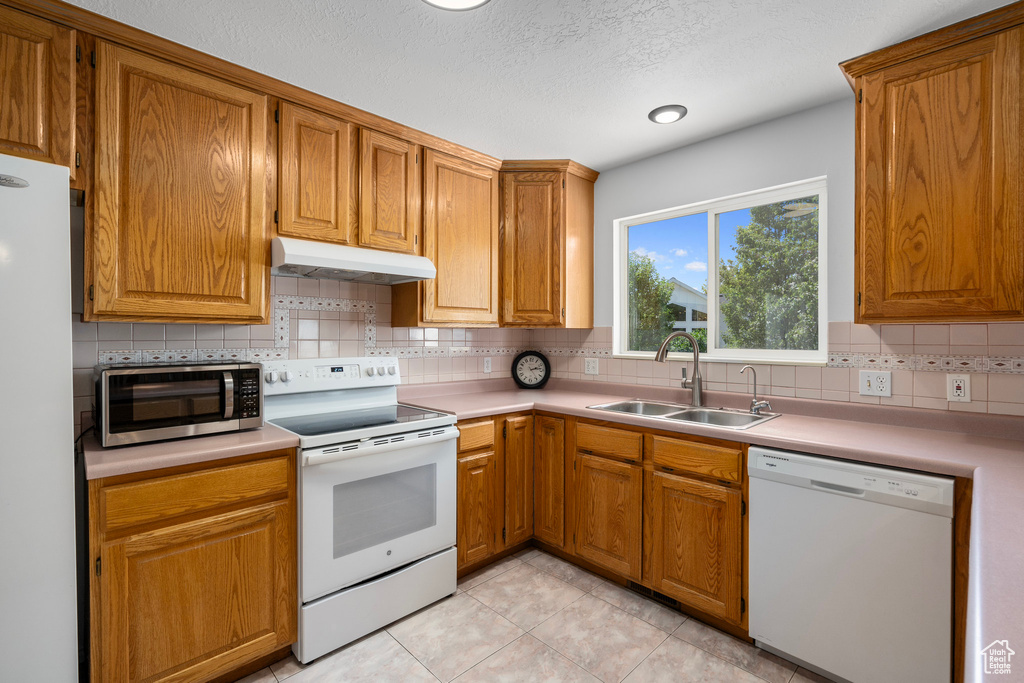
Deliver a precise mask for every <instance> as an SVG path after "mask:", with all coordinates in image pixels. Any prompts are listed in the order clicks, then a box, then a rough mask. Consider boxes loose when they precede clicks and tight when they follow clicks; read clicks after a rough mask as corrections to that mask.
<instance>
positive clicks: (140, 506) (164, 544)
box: [89, 451, 298, 682]
mask: <svg viewBox="0 0 1024 683" xmlns="http://www.w3.org/2000/svg"><path fill="white" fill-rule="evenodd" d="M182 469H185V470H186V471H181V470H175V471H170V472H169V471H168V470H160V471H158V472H150V473H145V474H142V475H125V476H122V477H112V478H108V479H101V480H94V481H92V482H90V503H89V504H90V547H91V550H92V558H93V559H92V563H93V569H94V571H93V572H91V574H92V589H91V601H92V607H91V614H92V616H91V620H92V627H91V632H92V679H93V680H95V681H105V682H106V681H199V680H210V679H212V678H215V677H218V676H221V675H223V674H226V673H229V672H232V671H235V670H237V669H240V668H243V667H245V666H246V665H247V664H250V663H252V662H253V661H255V660H257V659H259V658H261V657H264V656H266V655H269V654H271V653H273V652H275V651H276V650H279V649H280V648H282V647H284V646H287V645H289V644H290V643H292V642H294V641H295V639H296V635H297V624H296V620H297V614H298V605H297V595H296V558H297V555H296V521H295V520H296V515H295V500H296V499H295V460H294V455H293V454H292V452H291V451H277V452H273V453H268V454H261V455H260V456H256V459H252V456H250V457H249V458H247V459H246V461H245V462H234V463H232V464H230V465H221V464H214V465H211V466H207V467H202V468H200V469H196V468H195V466H190V467H188V468H182ZM147 475H148V476H147Z"/></svg>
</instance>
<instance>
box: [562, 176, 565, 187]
mask: <svg viewBox="0 0 1024 683" xmlns="http://www.w3.org/2000/svg"><path fill="white" fill-rule="evenodd" d="M562 188H563V189H564V188H565V178H562Z"/></svg>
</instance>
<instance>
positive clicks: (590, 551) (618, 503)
mask: <svg viewBox="0 0 1024 683" xmlns="http://www.w3.org/2000/svg"><path fill="white" fill-rule="evenodd" d="M575 464H576V467H575V470H576V471H575V474H576V487H575V495H576V511H577V516H576V533H575V547H576V554H577V555H579V556H580V557H582V558H584V559H587V560H590V561H591V562H593V563H594V564H597V565H600V566H602V567H605V568H607V569H610V570H612V571H613V572H615V573H617V574H621V575H622V576H625V577H627V578H630V579H633V580H634V581H639V580H640V543H641V534H640V531H641V528H640V525H641V517H642V515H641V500H642V495H643V470H642V468H640V467H638V466H636V465H630V464H626V463H622V462H616V461H614V460H609V459H607V458H603V457H600V456H596V455H588V454H585V453H577V455H576V463H575Z"/></svg>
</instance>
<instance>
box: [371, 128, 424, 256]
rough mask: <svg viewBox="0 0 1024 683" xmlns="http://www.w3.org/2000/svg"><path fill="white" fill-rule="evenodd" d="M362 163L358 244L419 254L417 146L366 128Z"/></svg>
mask: <svg viewBox="0 0 1024 683" xmlns="http://www.w3.org/2000/svg"><path fill="white" fill-rule="evenodd" d="M361 139H362V152H361V156H360V162H359V173H360V187H361V200H360V210H359V243H360V244H361V245H363V246H365V247H374V248H377V249H386V250H387V251H399V252H405V253H408V254H416V253H419V244H418V235H419V226H420V194H419V193H420V180H419V178H418V176H417V171H418V169H419V165H418V164H417V147H416V145H414V144H412V143H411V142H406V141H405V140H399V139H398V138H393V137H391V136H390V135H384V134H383V133H378V132H377V131H375V130H369V129H366V128H364V129H363V131H362V133H361Z"/></svg>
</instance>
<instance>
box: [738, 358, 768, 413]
mask: <svg viewBox="0 0 1024 683" xmlns="http://www.w3.org/2000/svg"><path fill="white" fill-rule="evenodd" d="M747 370H750V373H751V374H752V375H753V376H754V398H752V399H751V400H750V412H751V413H753V414H754V415H760V414H761V410H762V409H764V408H767V409H768V410H771V409H772V404H771V403H769V402H768V401H758V400H757V370H755V369H754V366H752V365H744V366H743V367H742V368H740V374H741V375H742V374H743V373H745V372H746V371H747Z"/></svg>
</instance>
